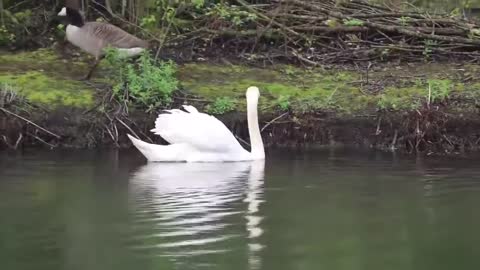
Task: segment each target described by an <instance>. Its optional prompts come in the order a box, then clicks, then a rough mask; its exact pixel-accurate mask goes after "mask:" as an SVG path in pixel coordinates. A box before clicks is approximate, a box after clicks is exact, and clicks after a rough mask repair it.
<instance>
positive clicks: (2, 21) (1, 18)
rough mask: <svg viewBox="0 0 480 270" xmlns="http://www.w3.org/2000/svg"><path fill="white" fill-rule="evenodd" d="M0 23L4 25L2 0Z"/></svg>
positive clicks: (0, 0)
mask: <svg viewBox="0 0 480 270" xmlns="http://www.w3.org/2000/svg"><path fill="white" fill-rule="evenodd" d="M0 25H2V26H3V25H5V21H4V20H3V0H0Z"/></svg>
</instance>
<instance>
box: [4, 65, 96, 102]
mask: <svg viewBox="0 0 480 270" xmlns="http://www.w3.org/2000/svg"><path fill="white" fill-rule="evenodd" d="M0 82H1V83H6V84H9V85H10V86H12V87H11V88H12V89H14V90H16V91H18V92H19V93H20V94H22V95H23V96H25V97H26V98H27V99H28V100H29V101H30V102H32V103H36V104H39V105H45V106H48V108H50V109H51V108H55V107H58V106H67V107H82V108H87V107H91V106H92V105H93V104H94V95H93V94H94V92H93V90H92V89H90V88H88V87H86V86H85V85H84V84H83V83H81V82H78V81H72V80H65V79H60V78H56V77H51V76H48V75H46V74H45V73H43V72H39V71H29V72H26V73H23V74H4V73H0Z"/></svg>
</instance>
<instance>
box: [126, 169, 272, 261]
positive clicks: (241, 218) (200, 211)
mask: <svg viewBox="0 0 480 270" xmlns="http://www.w3.org/2000/svg"><path fill="white" fill-rule="evenodd" d="M264 168H265V161H264V160H258V161H251V162H231V163H148V164H147V165H145V166H143V167H141V168H140V169H139V170H138V171H136V172H135V173H134V174H133V175H132V177H131V180H130V186H131V187H130V192H131V193H132V195H133V198H134V207H135V209H134V212H135V214H136V216H135V221H136V227H137V229H138V230H140V231H137V234H136V235H137V237H136V247H137V248H140V249H142V250H149V251H151V252H152V253H153V254H154V255H155V256H171V257H186V256H188V257H192V256H195V255H205V254H215V253H220V254H223V253H225V252H229V251H232V249H233V248H241V249H244V246H242V247H238V245H239V244H238V243H242V242H245V240H244V239H243V238H248V239H247V242H248V252H249V254H248V258H249V262H248V263H249V265H250V269H257V268H259V264H260V260H259V258H258V252H259V250H261V249H262V245H261V244H260V242H259V240H258V237H260V236H261V235H262V233H263V231H262V229H261V227H260V225H261V220H262V218H261V216H260V215H259V205H260V204H261V203H262V202H263V179H264ZM245 228H246V232H245ZM236 240H237V241H236Z"/></svg>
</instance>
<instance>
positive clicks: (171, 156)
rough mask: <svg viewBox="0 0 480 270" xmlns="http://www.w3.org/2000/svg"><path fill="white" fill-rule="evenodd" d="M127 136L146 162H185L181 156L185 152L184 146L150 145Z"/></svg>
mask: <svg viewBox="0 0 480 270" xmlns="http://www.w3.org/2000/svg"><path fill="white" fill-rule="evenodd" d="M127 136H128V138H129V139H130V140H131V141H132V143H133V145H134V146H135V148H137V149H138V150H139V151H140V152H141V153H142V154H143V155H144V156H145V158H147V159H148V161H176V162H181V161H185V158H184V157H183V155H184V154H185V153H187V152H186V151H185V147H184V145H159V144H151V143H147V142H144V141H142V140H139V139H136V138H134V137H133V136H131V135H130V134H127Z"/></svg>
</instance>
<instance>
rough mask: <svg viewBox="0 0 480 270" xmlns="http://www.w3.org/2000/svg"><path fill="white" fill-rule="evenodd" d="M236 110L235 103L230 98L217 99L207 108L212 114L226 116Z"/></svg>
mask: <svg viewBox="0 0 480 270" xmlns="http://www.w3.org/2000/svg"><path fill="white" fill-rule="evenodd" d="M234 109H235V101H234V100H233V99H232V98H229V97H220V98H216V99H215V101H214V102H213V103H212V104H209V105H207V106H206V111H207V112H208V113H212V114H225V113H227V112H230V111H233V110H234Z"/></svg>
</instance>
